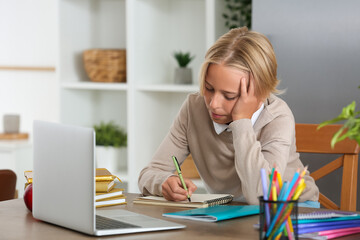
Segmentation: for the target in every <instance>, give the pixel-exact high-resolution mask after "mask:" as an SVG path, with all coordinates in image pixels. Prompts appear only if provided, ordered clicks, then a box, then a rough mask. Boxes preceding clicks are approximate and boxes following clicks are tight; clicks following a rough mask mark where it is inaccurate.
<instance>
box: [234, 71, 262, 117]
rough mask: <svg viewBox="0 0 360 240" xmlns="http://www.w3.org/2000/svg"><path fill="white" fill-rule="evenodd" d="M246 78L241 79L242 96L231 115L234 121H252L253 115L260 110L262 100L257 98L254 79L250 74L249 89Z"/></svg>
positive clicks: (240, 91)
mask: <svg viewBox="0 0 360 240" xmlns="http://www.w3.org/2000/svg"><path fill="white" fill-rule="evenodd" d="M246 82H247V81H246V78H242V79H240V87H239V93H240V96H239V98H238V100H237V101H236V103H235V105H234V107H233V109H232V112H231V115H232V120H233V121H235V120H239V119H243V118H248V119H251V117H252V115H253V114H254V113H255V112H256V111H257V110H258V109H259V107H260V105H261V102H262V101H261V100H260V99H258V98H257V97H256V96H255V88H254V79H253V78H252V76H251V74H250V79H249V87H247V86H246V85H247V84H246Z"/></svg>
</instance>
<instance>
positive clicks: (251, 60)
mask: <svg viewBox="0 0 360 240" xmlns="http://www.w3.org/2000/svg"><path fill="white" fill-rule="evenodd" d="M210 64H222V65H224V66H228V67H233V68H235V69H238V70H241V71H245V72H248V73H250V74H251V75H252V76H253V80H254V87H255V96H257V97H259V98H266V97H268V96H269V95H270V93H280V91H279V90H277V89H276V86H277V85H278V84H279V80H278V79H277V77H276V75H277V62H276V57H275V53H274V49H273V47H272V45H271V43H270V41H269V40H268V39H267V38H266V37H265V36H264V35H262V34H260V33H257V32H254V31H248V29H247V27H242V28H235V29H232V30H230V31H229V32H228V33H226V34H224V35H223V36H222V37H220V38H219V39H218V40H217V41H216V42H215V44H214V45H213V46H212V47H211V48H210V49H209V50H208V51H207V53H206V55H205V61H204V63H203V64H202V67H201V71H200V93H201V95H204V87H205V78H206V74H207V70H208V67H209V65H210Z"/></svg>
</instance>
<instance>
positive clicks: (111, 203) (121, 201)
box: [95, 199, 126, 208]
mask: <svg viewBox="0 0 360 240" xmlns="http://www.w3.org/2000/svg"><path fill="white" fill-rule="evenodd" d="M121 204H126V201H125V199H115V200H109V201H100V202H95V207H97V208H99V207H109V206H114V205H121Z"/></svg>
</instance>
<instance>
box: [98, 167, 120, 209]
mask: <svg viewBox="0 0 360 240" xmlns="http://www.w3.org/2000/svg"><path fill="white" fill-rule="evenodd" d="M116 179H118V180H119V182H120V183H121V180H120V179H119V178H118V177H116V176H115V175H112V174H111V173H110V172H109V171H108V170H107V169H106V168H97V169H96V177H95V183H96V184H95V185H96V196H95V206H96V207H97V208H99V207H105V206H113V205H119V204H126V199H125V195H124V194H123V191H124V189H123V188H119V187H117V186H116V185H117V183H116V182H115V181H116Z"/></svg>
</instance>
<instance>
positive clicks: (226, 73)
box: [139, 27, 319, 204]
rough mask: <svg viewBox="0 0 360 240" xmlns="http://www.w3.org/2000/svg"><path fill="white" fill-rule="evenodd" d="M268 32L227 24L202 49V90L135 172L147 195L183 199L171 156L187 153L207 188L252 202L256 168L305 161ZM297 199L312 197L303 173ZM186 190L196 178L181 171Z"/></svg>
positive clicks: (288, 168) (283, 169) (284, 168)
mask: <svg viewBox="0 0 360 240" xmlns="http://www.w3.org/2000/svg"><path fill="white" fill-rule="evenodd" d="M276 75H277V63H276V58H275V53H274V50H273V48H272V45H271V43H270V42H269V40H268V39H267V38H266V37H265V36H264V35H262V34H260V33H257V32H253V31H248V29H247V28H246V27H243V28H237V29H233V30H231V31H229V32H228V33H226V34H225V35H223V36H222V37H220V38H219V39H218V40H217V41H216V43H215V44H214V45H213V46H212V47H211V48H210V49H209V50H208V51H207V53H206V56H205V61H204V63H203V65H202V68H201V74H200V93H195V94H190V95H189V96H188V97H187V99H186V100H185V102H184V103H183V105H182V107H181V109H180V112H179V113H178V116H177V117H176V119H175V121H174V123H173V125H172V127H171V129H170V131H169V133H168V134H167V136H166V137H165V139H164V140H163V142H162V143H161V145H160V146H159V148H158V150H157V151H156V153H155V155H154V157H153V159H152V160H151V162H150V163H149V165H148V166H147V167H146V168H144V169H143V170H142V171H141V173H140V176H139V188H140V190H141V192H142V193H143V194H145V195H149V194H151V195H160V196H164V197H165V198H166V199H168V200H173V201H181V200H186V199H187V192H186V191H185V190H184V188H183V187H182V184H181V182H180V180H179V178H178V177H177V176H176V175H174V174H173V172H174V170H175V166H174V163H173V161H172V158H171V157H172V156H173V155H174V156H176V157H177V159H178V160H179V163H180V164H181V163H182V162H183V161H184V160H185V158H186V157H187V156H188V155H189V154H190V153H191V155H192V157H193V159H194V163H195V165H196V168H197V170H198V172H199V174H200V176H201V179H202V180H203V182H204V184H205V186H206V189H207V190H208V192H210V193H230V194H233V195H234V197H235V199H236V200H239V201H246V202H247V203H248V204H258V203H259V201H258V198H257V197H258V196H261V195H263V193H262V188H261V178H260V169H261V168H265V169H266V170H267V171H268V172H270V171H271V169H272V168H273V167H274V166H276V167H277V170H278V171H279V172H280V174H281V176H283V181H286V180H287V181H291V179H292V177H293V175H294V173H295V171H296V170H298V169H300V170H302V169H303V168H304V166H303V164H302V163H301V161H300V159H299V154H298V153H297V152H296V145H295V120H294V116H293V114H292V112H291V110H290V109H289V107H288V106H287V104H286V103H285V102H284V101H283V100H281V99H280V98H278V97H276V96H275V95H274V94H275V93H279V91H278V90H277V89H276V86H277V85H278V83H279V80H278V79H277V78H276ZM304 178H305V183H306V189H305V190H304V192H303V193H302V195H301V197H300V201H315V202H317V201H318V197H319V190H318V188H317V186H316V185H315V182H314V180H313V178H311V177H310V176H309V173H308V172H307V174H306V175H305V177H304ZM185 183H186V185H187V187H188V191H189V194H190V195H191V194H192V193H193V192H194V191H195V190H196V186H195V184H194V183H193V182H192V181H191V180H190V179H185Z"/></svg>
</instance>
